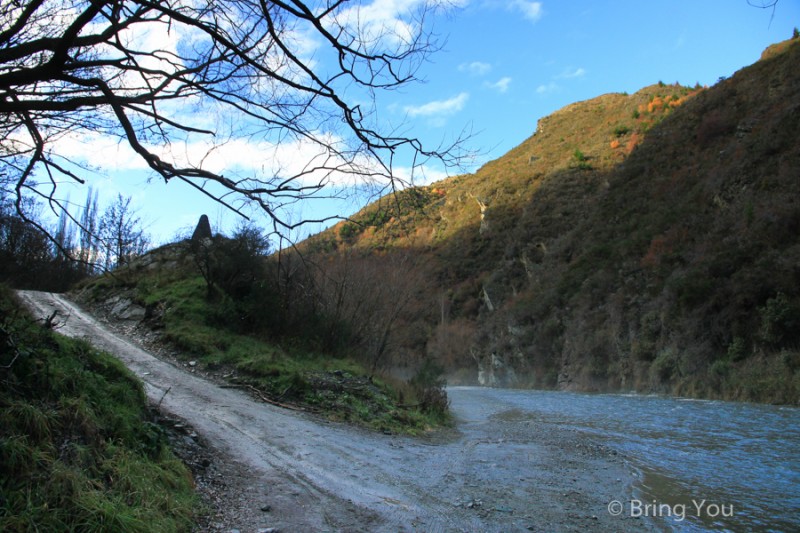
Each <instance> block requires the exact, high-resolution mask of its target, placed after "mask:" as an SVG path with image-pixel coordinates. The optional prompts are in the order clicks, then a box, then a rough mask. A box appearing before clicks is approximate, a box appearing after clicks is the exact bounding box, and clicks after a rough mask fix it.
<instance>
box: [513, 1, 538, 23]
mask: <svg viewBox="0 0 800 533" xmlns="http://www.w3.org/2000/svg"><path fill="white" fill-rule="evenodd" d="M509 8H510V9H512V10H514V11H519V12H520V13H522V16H523V17H525V18H526V19H528V20H530V21H533V22H536V21H537V20H539V19H540V18H542V15H543V13H544V12H543V11H542V3H541V2H529V1H528V0H511V3H510V4H509Z"/></svg>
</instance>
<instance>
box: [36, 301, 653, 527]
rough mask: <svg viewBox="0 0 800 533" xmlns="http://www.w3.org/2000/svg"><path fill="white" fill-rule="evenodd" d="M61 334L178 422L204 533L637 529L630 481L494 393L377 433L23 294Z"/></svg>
mask: <svg viewBox="0 0 800 533" xmlns="http://www.w3.org/2000/svg"><path fill="white" fill-rule="evenodd" d="M20 297H21V298H22V300H23V301H24V302H25V303H26V305H28V306H29V307H30V308H31V309H32V310H33V313H34V315H35V316H37V317H49V316H51V315H52V312H53V311H54V310H56V309H58V310H59V315H58V317H59V321H60V327H59V332H60V333H63V334H66V335H69V336H74V337H83V338H87V339H88V340H90V341H91V342H92V343H93V344H95V345H96V346H97V347H99V348H101V349H103V350H106V351H109V352H111V353H113V354H115V355H116V356H117V357H119V358H120V359H121V360H122V361H124V362H125V363H126V364H127V365H128V367H129V368H131V369H132V370H133V371H134V372H135V373H136V374H137V375H138V376H140V377H141V379H142V380H143V381H144V383H145V388H146V391H147V394H148V397H149V398H150V400H151V401H152V402H153V403H154V404H158V406H159V409H160V410H161V411H162V412H163V413H165V414H166V415H167V416H171V417H175V418H176V419H177V420H181V421H185V423H186V424H187V425H189V426H190V427H191V430H187V431H186V432H185V433H186V435H185V438H184V444H185V448H186V449H185V450H184V453H185V454H195V455H196V456H198V457H199V458H198V459H197V461H196V462H197V464H195V465H194V469H195V471H196V472H198V473H199V474H198V481H199V483H198V486H199V488H200V489H201V491H204V493H205V496H206V501H207V502H208V503H209V505H210V506H211V508H212V509H211V512H210V514H209V517H208V520H207V521H206V523H204V524H202V528H203V529H205V530H212V531H213V530H222V531H229V530H231V529H238V530H240V531H242V532H243V533H245V532H249V531H253V532H256V531H258V530H259V529H261V530H267V529H268V528H275V529H276V530H279V531H643V530H645V531H646V530H652V529H654V527H655V526H654V524H652V523H651V522H649V521H647V520H646V519H641V518H631V517H626V516H612V515H611V514H610V513H609V512H608V505H609V502H611V501H613V500H618V501H622V502H624V501H627V500H630V499H631V498H632V494H633V491H634V488H633V484H634V483H635V481H636V476H637V472H636V470H635V469H634V468H633V467H632V466H631V465H630V464H629V462H628V461H627V460H626V459H625V458H624V457H622V456H621V455H619V454H618V453H617V452H616V451H615V450H613V449H610V448H607V447H605V446H603V445H600V444H597V443H596V442H593V441H592V440H591V439H589V438H588V437H586V436H585V435H583V434H581V433H579V432H574V431H570V430H567V429H564V428H561V427H559V426H558V425H555V424H553V423H551V422H548V421H546V420H537V419H536V418H534V417H532V416H531V415H529V414H526V413H523V412H520V411H516V410H513V409H509V408H508V406H507V405H505V404H503V403H502V402H497V401H495V400H493V397H492V395H491V391H487V390H483V389H476V388H456V389H451V390H450V391H449V393H450V398H451V403H452V409H453V411H454V414H455V416H456V419H457V425H456V427H455V428H454V429H453V430H446V431H439V432H434V433H432V434H431V435H429V436H427V437H425V438H410V437H398V436H394V435H383V434H376V433H372V432H367V431H364V430H359V429H356V428H353V427H349V426H345V425H342V424H336V423H330V422H327V421H325V420H321V419H319V418H318V417H315V416H312V415H307V414H304V413H298V412H295V411H288V410H285V409H280V408H278V407H274V406H271V405H267V404H264V403H260V402H258V401H256V400H254V399H253V398H251V397H250V396H248V395H247V394H246V393H245V392H243V391H240V390H236V389H231V388H225V387H221V386H219V385H217V384H215V383H213V382H211V381H209V380H206V379H204V378H202V377H200V376H198V375H196V374H193V373H191V372H190V371H189V370H190V369H187V368H183V367H179V366H177V365H176V364H174V363H172V362H170V361H166V360H162V359H159V358H157V357H155V356H154V355H152V354H150V353H148V352H146V351H145V350H143V349H141V348H140V347H139V346H137V345H136V344H135V343H134V342H132V341H131V340H129V339H126V338H123V337H122V336H120V335H118V334H116V333H114V332H112V331H111V330H110V329H109V328H108V327H106V325H104V324H102V323H101V322H100V321H98V320H97V319H95V318H94V317H92V316H90V315H89V314H88V313H86V312H84V311H83V310H82V309H80V308H79V307H78V306H76V305H75V304H73V303H71V302H69V301H67V300H66V299H64V298H63V297H62V296H60V295H56V294H50V293H37V292H26V291H24V292H21V293H20Z"/></svg>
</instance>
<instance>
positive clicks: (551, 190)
mask: <svg viewBox="0 0 800 533" xmlns="http://www.w3.org/2000/svg"><path fill="white" fill-rule="evenodd" d="M781 49H782V51H783V53H780V54H772V55H771V56H770V57H769V58H768V59H765V60H763V61H761V62H759V63H756V64H755V65H753V66H751V67H748V68H745V69H742V71H740V72H738V73H737V74H736V75H735V76H733V77H732V78H730V79H728V80H722V81H720V83H718V84H717V85H715V86H714V87H711V88H708V89H703V88H699V87H696V88H686V87H680V86H677V85H665V84H663V83H659V84H657V85H653V86H650V87H646V88H644V89H642V90H641V91H639V92H637V93H636V94H632V95H624V94H608V95H604V96H600V97H598V98H595V99H593V100H590V101H587V102H579V103H576V104H572V105H570V106H567V107H566V108H564V109H562V110H560V111H558V112H556V113H554V114H553V115H551V116H549V117H545V118H543V119H541V120H540V121H539V124H538V127H537V132H536V133H535V134H534V135H533V136H532V137H531V138H529V139H528V140H526V141H524V142H523V143H522V144H520V145H519V146H518V147H517V148H514V149H513V150H511V151H510V152H509V153H508V154H506V155H505V156H503V157H501V158H500V159H498V160H495V161H492V162H490V163H487V164H486V165H485V166H484V167H482V168H481V169H480V170H478V171H477V172H476V173H475V174H473V175H464V176H458V177H454V178H451V179H448V180H444V181H442V182H439V183H436V184H434V185H432V186H430V187H422V188H417V189H413V190H406V191H403V192H402V193H401V194H399V195H398V196H397V197H389V198H387V199H383V200H381V201H380V202H378V203H376V204H373V205H372V206H369V207H367V208H366V209H364V210H363V211H362V212H360V213H358V214H357V215H355V216H354V217H353V219H352V221H351V222H347V223H344V224H343V225H342V226H340V227H338V228H335V229H334V230H332V231H327V232H323V233H322V234H320V235H317V236H315V237H313V238H312V239H310V240H309V241H308V242H307V243H305V245H304V246H305V247H306V249H307V250H309V251H310V252H312V255H313V254H314V253H320V252H322V251H324V252H325V253H334V255H332V256H330V257H336V255H335V252H336V251H337V250H338V251H341V250H347V249H358V250H362V251H363V252H365V253H366V252H373V253H375V252H380V254H378V255H375V256H374V257H375V260H376V261H380V260H381V257H386V258H388V257H390V255H381V254H386V251H387V250H405V251H406V252H404V253H414V254H417V255H418V256H419V257H424V258H426V259H425V260H424V261H423V260H421V259H420V260H418V262H419V264H424V265H425V267H424V270H423V271H422V272H424V278H425V279H426V280H428V281H429V282H430V283H431V284H432V285H431V289H430V291H431V293H433V294H434V295H443V296H441V298H438V299H437V298H427V299H423V300H419V301H418V302H417V305H418V306H419V307H420V309H425V308H426V307H429V311H428V313H427V315H426V316H427V320H428V322H427V325H426V327H425V328H420V327H419V326H417V329H418V330H420V329H422V330H426V331H427V337H426V339H427V341H426V343H427V347H426V350H425V353H426V354H427V355H428V357H431V358H434V359H436V360H437V361H438V362H439V363H440V364H443V365H445V367H446V368H447V370H448V371H449V372H450V373H451V376H455V377H456V378H457V379H459V380H470V379H471V380H473V381H474V380H476V379H477V376H478V371H479V370H482V371H484V372H483V374H484V375H485V374H486V373H487V372H495V375H497V373H502V374H503V376H502V379H499V380H498V381H496V382H497V383H508V384H517V385H534V386H558V387H561V388H579V389H596V390H619V389H624V390H630V389H637V390H642V391H662V392H670V393H675V394H688V395H700V396H708V397H725V398H735V399H745V400H756V401H775V402H788V403H796V402H798V401H800V374H798V369H797V366H798V365H796V361H797V359H798V357H799V356H798V344H799V343H800V339H798V338H797V336H796V335H794V334H790V333H789V332H790V331H795V330H793V329H792V328H795V327H796V326H797V325H798V324H800V322H798V320H799V319H798V313H800V288H798V287H800V270H798V268H797V265H798V264H800V241H798V239H800V205H798V203H797V198H800V190H798V187H799V186H800V185H798V181H797V179H796V178H797V172H798V169H800V142H798V138H800V130H798V128H800V121H798V120H797V119H798V112H799V111H798V107H797V104H796V102H797V101H798V100H799V99H800V74H799V73H798V72H800V71H798V69H797V68H796V66H797V65H798V64H799V63H800V47H798V46H792V45H786V46H783V47H781ZM345 228H347V229H345ZM328 260H329V261H331V259H330V258H329V259H328ZM409 272H410V271H409ZM424 314H425V313H423V315H424ZM771 331H781V332H782V333H781V334H778V335H773V334H772V333H770V332H771ZM419 342H420V340H419V336H415V338H414V344H415V345H418V344H419ZM792 365H794V366H792Z"/></svg>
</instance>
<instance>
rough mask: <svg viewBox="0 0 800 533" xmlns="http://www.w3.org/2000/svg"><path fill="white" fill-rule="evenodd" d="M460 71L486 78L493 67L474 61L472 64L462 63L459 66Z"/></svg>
mask: <svg viewBox="0 0 800 533" xmlns="http://www.w3.org/2000/svg"><path fill="white" fill-rule="evenodd" d="M458 70H459V71H461V72H469V73H470V74H471V75H473V76H485V75H486V74H488V73H489V72H490V71H491V70H492V65H490V64H489V63H483V62H482V61H473V62H472V63H461V64H460V65H459V66H458Z"/></svg>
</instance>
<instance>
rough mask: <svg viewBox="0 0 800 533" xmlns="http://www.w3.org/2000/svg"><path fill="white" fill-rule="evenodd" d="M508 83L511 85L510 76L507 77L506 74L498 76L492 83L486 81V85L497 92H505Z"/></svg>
mask: <svg viewBox="0 0 800 533" xmlns="http://www.w3.org/2000/svg"><path fill="white" fill-rule="evenodd" d="M509 85H511V78H509V77H508V76H506V77H504V78H500V79H499V80H497V81H496V82H494V83H489V82H486V87H488V88H490V89H494V90H495V91H497V92H499V93H505V92H506V91H508V86H509Z"/></svg>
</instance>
